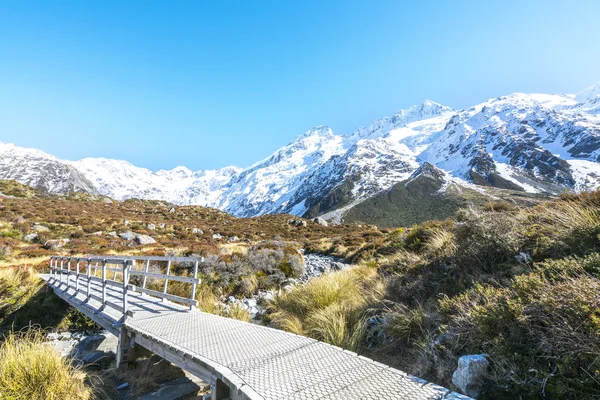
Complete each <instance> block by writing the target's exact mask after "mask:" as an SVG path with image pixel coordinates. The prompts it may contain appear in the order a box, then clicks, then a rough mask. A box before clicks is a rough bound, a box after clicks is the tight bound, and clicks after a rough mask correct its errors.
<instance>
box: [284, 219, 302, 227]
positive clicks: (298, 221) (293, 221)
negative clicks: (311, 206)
mask: <svg viewBox="0 0 600 400" xmlns="http://www.w3.org/2000/svg"><path fill="white" fill-rule="evenodd" d="M287 223H288V224H291V225H295V226H306V225H307V224H306V221H303V220H301V219H288V221H287Z"/></svg>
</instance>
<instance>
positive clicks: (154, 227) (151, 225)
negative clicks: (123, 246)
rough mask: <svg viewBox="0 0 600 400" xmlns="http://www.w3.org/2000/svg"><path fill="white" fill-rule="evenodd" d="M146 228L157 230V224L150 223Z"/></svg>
mask: <svg viewBox="0 0 600 400" xmlns="http://www.w3.org/2000/svg"><path fill="white" fill-rule="evenodd" d="M146 228H148V229H150V230H151V231H153V230H155V229H156V225H154V224H148V225H146Z"/></svg>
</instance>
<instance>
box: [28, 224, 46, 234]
mask: <svg viewBox="0 0 600 400" xmlns="http://www.w3.org/2000/svg"><path fill="white" fill-rule="evenodd" d="M31 229H33V230H34V231H36V232H48V231H50V228H48V227H47V226H44V225H34V226H32V227H31Z"/></svg>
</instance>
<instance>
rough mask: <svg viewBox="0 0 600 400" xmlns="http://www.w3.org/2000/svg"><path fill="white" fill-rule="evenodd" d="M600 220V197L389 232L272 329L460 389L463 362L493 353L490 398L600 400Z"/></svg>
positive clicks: (498, 206)
mask: <svg viewBox="0 0 600 400" xmlns="http://www.w3.org/2000/svg"><path fill="white" fill-rule="evenodd" d="M599 209H600V192H594V193H584V194H581V195H566V196H563V197H562V198H560V199H556V200H553V201H549V202H545V203H541V204H539V205H538V206H535V207H533V208H519V207H515V206H514V205H513V204H508V203H502V202H494V203H490V204H487V205H485V206H484V207H481V208H468V209H461V210H459V211H458V212H457V213H456V215H455V217H454V218H451V219H446V220H442V221H428V222H425V223H423V224H421V225H417V226H414V227H412V228H411V229H397V230H394V231H388V232H387V233H385V235H384V237H382V238H380V239H379V240H378V241H377V242H376V243H373V244H371V245H367V246H364V247H363V248H362V249H361V250H360V251H359V252H357V253H356V254H355V255H354V261H355V262H357V263H358V264H359V265H360V267H358V269H357V270H347V271H342V272H338V273H335V274H332V275H328V276H324V277H322V278H318V279H316V280H313V281H311V282H310V283H309V284H308V285H306V286H304V287H298V288H296V289H295V290H294V291H292V292H290V293H285V294H282V295H280V296H279V297H278V298H277V299H276V300H275V301H274V302H273V305H272V314H271V318H272V319H271V323H273V324H275V325H276V326H279V327H281V328H283V329H287V330H290V331H292V332H297V333H302V334H306V335H310V336H313V337H315V338H318V339H322V340H327V341H330V342H333V343H335V344H337V345H339V346H342V347H348V348H354V349H358V351H359V352H361V353H363V354H366V355H367V356H368V357H372V358H375V359H377V360H380V361H382V362H385V363H389V364H392V365H394V366H396V367H398V368H400V369H402V370H405V371H407V372H410V373H413V374H415V375H418V376H421V377H424V378H425V379H428V380H431V381H433V382H436V383H439V384H442V385H446V386H450V387H452V382H451V378H452V373H453V372H454V370H455V369H456V366H457V360H458V358H459V357H460V356H463V355H468V354H482V353H483V354H487V358H488V360H489V361H490V363H491V368H490V370H489V375H488V376H487V379H486V383H485V391H484V393H483V394H482V396H481V398H484V399H537V398H545V399H598V398H600V239H599V238H600V212H599V211H598V210H599ZM347 282H351V284H348V283H347ZM357 288H358V289H357Z"/></svg>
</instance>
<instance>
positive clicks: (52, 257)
mask: <svg viewBox="0 0 600 400" xmlns="http://www.w3.org/2000/svg"><path fill="white" fill-rule="evenodd" d="M53 259H54V256H50V279H49V280H52V279H54V278H53V276H52V260H53Z"/></svg>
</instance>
